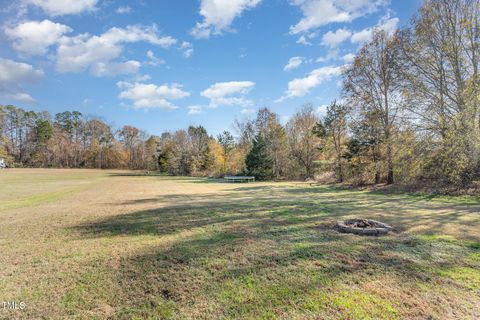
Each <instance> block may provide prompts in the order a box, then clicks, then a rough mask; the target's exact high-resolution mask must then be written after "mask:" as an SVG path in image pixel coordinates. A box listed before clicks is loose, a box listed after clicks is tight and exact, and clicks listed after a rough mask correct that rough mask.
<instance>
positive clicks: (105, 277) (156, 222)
mask: <svg viewBox="0 0 480 320" xmlns="http://www.w3.org/2000/svg"><path fill="white" fill-rule="evenodd" d="M479 212H480V199H478V198H466V197H458V198H453V197H430V196H422V195H406V194H388V193H382V192H372V191H360V190H345V189H339V188H334V187H326V186H310V185H308V184H304V183H254V184H224V183H215V182H210V181H208V180H205V179H194V178H175V177H162V176H142V175H141V174H136V173H133V172H122V171H96V170H54V169H52V170H47V169H44V170H42V169H9V170H3V171H0V218H1V220H0V249H1V255H0V267H1V268H0V301H16V302H20V301H23V302H25V304H26V308H25V309H23V310H7V309H0V318H3V319H13V318H21V319H42V318H45V319H105V318H113V319H170V318H173V319H192V318H195V319H214V318H222V319H238V318H247V319H275V318H281V319H479V318H480V213H479ZM346 217H371V218H376V219H379V220H382V221H384V222H387V223H389V224H391V225H393V226H394V227H395V228H396V230H395V232H394V233H393V234H392V235H389V236H385V237H378V238H375V237H374V238H372V237H359V236H354V235H348V234H339V233H337V232H336V231H335V230H334V229H333V228H332V226H333V225H334V223H335V221H336V220H338V219H341V218H346ZM0 307H1V305H0Z"/></svg>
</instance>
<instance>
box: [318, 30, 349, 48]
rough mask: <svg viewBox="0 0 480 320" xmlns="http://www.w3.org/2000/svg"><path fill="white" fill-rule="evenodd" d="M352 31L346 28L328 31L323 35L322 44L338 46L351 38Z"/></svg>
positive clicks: (332, 46)
mask: <svg viewBox="0 0 480 320" xmlns="http://www.w3.org/2000/svg"><path fill="white" fill-rule="evenodd" d="M351 35H352V32H351V31H350V30H348V29H346V28H343V29H338V30H337V31H335V32H332V31H328V32H327V33H325V34H324V35H323V37H322V45H324V46H328V47H331V48H336V47H337V46H338V45H339V44H340V43H342V42H343V41H345V40H347V39H348V38H350V36H351Z"/></svg>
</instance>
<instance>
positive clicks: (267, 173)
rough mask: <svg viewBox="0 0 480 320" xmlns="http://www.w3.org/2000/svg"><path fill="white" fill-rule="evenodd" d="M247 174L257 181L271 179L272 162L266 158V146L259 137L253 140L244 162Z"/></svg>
mask: <svg viewBox="0 0 480 320" xmlns="http://www.w3.org/2000/svg"><path fill="white" fill-rule="evenodd" d="M245 164H246V165H247V172H248V174H250V175H252V176H255V178H256V179H258V180H267V179H271V178H272V160H271V159H270V158H269V157H268V153H267V145H266V143H265V140H264V139H263V138H262V136H261V135H257V136H256V137H255V138H254V139H253V146H252V149H251V150H250V152H249V153H248V154H247V158H246V160H245Z"/></svg>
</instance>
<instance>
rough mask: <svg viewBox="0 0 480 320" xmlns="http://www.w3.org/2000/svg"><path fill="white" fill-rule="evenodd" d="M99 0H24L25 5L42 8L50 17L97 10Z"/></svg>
mask: <svg viewBox="0 0 480 320" xmlns="http://www.w3.org/2000/svg"><path fill="white" fill-rule="evenodd" d="M97 1H98V0H23V3H24V4H25V5H34V6H37V7H39V8H41V9H42V10H43V11H44V12H45V13H46V14H48V15H50V16H62V15H67V14H79V13H82V12H85V11H93V10H95V6H96V4H97Z"/></svg>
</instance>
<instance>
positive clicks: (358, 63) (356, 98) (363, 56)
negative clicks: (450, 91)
mask: <svg viewBox="0 0 480 320" xmlns="http://www.w3.org/2000/svg"><path fill="white" fill-rule="evenodd" d="M398 51H399V45H398V37H397V36H393V37H390V36H389V35H388V34H387V33H386V32H385V31H383V30H375V31H374V33H373V37H372V40H371V41H370V42H368V43H366V44H365V45H364V46H363V47H362V48H361V49H360V51H359V53H358V54H357V56H356V57H355V60H354V62H353V64H352V65H351V66H350V67H348V68H347V69H346V70H345V72H344V93H345V95H346V98H347V101H348V103H349V104H350V105H351V106H353V107H354V108H356V109H357V111H359V112H357V114H358V115H362V114H368V115H369V116H378V119H377V120H378V122H379V123H380V124H381V126H382V136H383V137H382V138H383V139H382V140H383V142H384V143H385V158H386V170H387V173H386V176H387V184H392V183H393V182H394V176H393V173H394V163H393V157H394V152H395V146H394V143H393V142H394V134H395V129H396V125H397V123H398V121H399V116H400V112H401V108H402V106H403V102H402V100H403V97H402V95H401V87H402V78H401V77H400V74H399V72H398V66H397V63H396V61H397V57H398V55H399V53H398Z"/></svg>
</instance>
